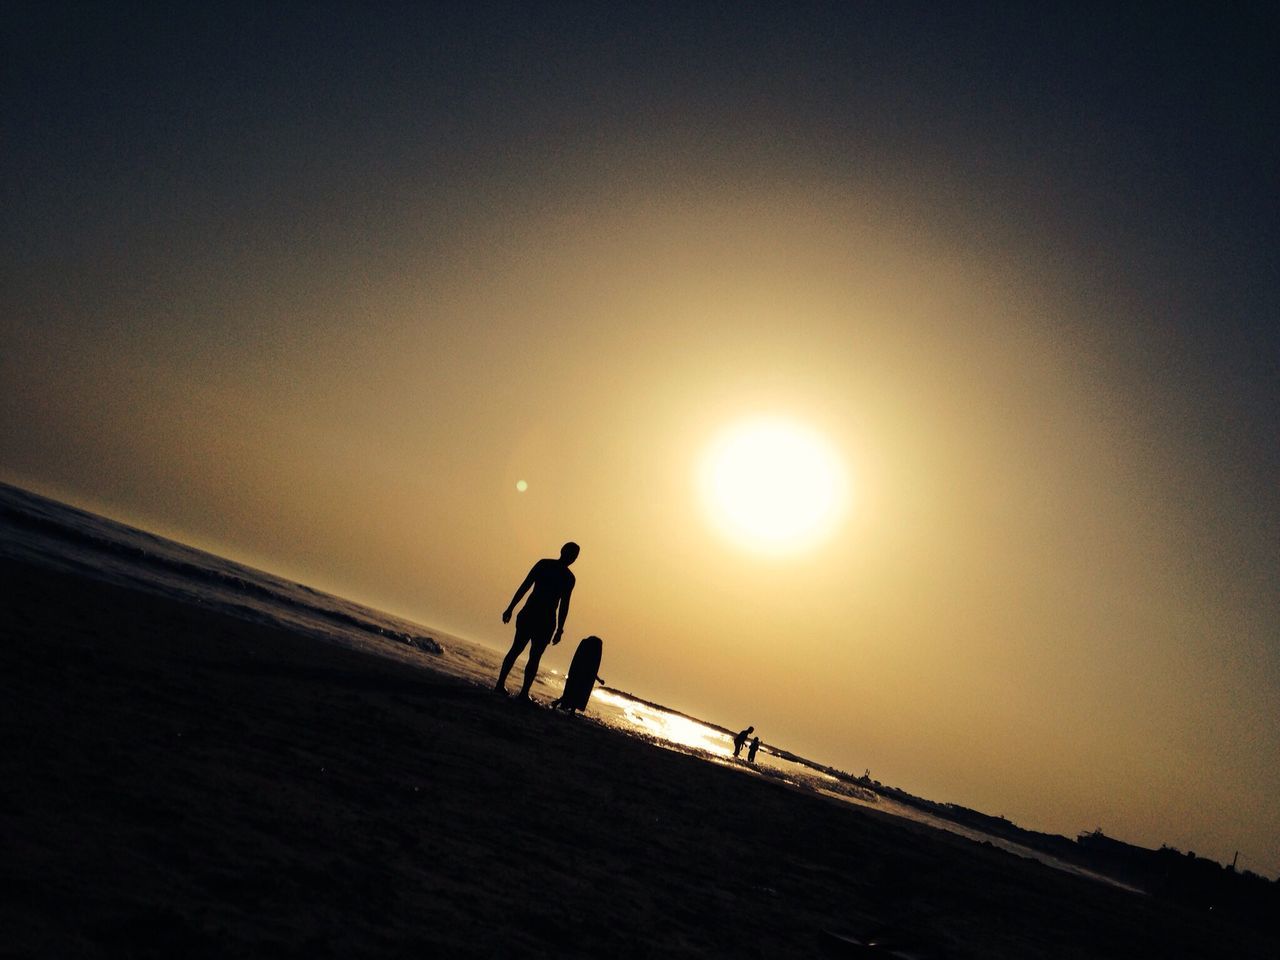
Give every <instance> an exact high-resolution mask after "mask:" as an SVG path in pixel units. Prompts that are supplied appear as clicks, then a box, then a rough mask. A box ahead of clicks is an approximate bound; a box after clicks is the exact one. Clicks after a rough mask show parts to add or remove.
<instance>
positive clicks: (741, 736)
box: [733, 727, 756, 758]
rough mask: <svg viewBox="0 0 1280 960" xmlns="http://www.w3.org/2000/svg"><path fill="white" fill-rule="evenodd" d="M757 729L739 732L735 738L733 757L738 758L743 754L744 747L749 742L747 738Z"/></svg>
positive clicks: (751, 728)
mask: <svg viewBox="0 0 1280 960" xmlns="http://www.w3.org/2000/svg"><path fill="white" fill-rule="evenodd" d="M755 729H756V728H755V727H747V729H745V730H739V731H738V734H737V736H735V737H734V738H733V755H734V757H735V758H736V757H737V756H738V754H740V753H742V745H743V744H744V743H746V742H747V737H749V736H751V734H752V733H753V732H755Z"/></svg>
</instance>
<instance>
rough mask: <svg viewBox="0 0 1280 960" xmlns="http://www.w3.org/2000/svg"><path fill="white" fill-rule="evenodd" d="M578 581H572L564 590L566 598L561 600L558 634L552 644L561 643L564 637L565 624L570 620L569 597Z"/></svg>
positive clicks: (557, 624)
mask: <svg viewBox="0 0 1280 960" xmlns="http://www.w3.org/2000/svg"><path fill="white" fill-rule="evenodd" d="M575 582H576V581H574V580H570V581H569V585H568V586H567V587H565V589H564V596H562V597H561V598H560V616H559V619H558V620H557V622H556V634H555V636H554V637H552V638H551V644H552V646H554V645H555V644H557V643H559V642H560V638H561V637H563V636H564V622H565V621H566V620H568V619H569V597H570V595H571V594H572V593H573V585H574V583H575Z"/></svg>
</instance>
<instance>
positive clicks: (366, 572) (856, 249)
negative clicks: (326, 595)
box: [0, 3, 1280, 877]
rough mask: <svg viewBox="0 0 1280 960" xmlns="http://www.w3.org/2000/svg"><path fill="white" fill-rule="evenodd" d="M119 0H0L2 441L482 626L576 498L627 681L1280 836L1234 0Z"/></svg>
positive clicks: (1205, 846) (850, 754) (42, 466)
mask: <svg viewBox="0 0 1280 960" xmlns="http://www.w3.org/2000/svg"><path fill="white" fill-rule="evenodd" d="M128 6H129V8H130V9H129V11H127V12H125V11H121V10H119V9H117V5H115V4H107V3H104V4H88V5H68V6H66V7H59V6H58V5H50V4H31V5H27V4H14V5H7V6H6V8H5V12H4V13H3V14H0V17H2V18H3V19H2V23H3V27H4V30H3V34H4V40H3V44H4V51H3V58H4V63H5V66H4V68H3V76H4V83H3V94H2V96H3V106H4V109H3V119H2V121H0V122H2V123H3V136H2V141H0V142H2V143H3V147H2V149H0V158H2V163H3V167H2V168H0V172H2V173H3V176H0V205H2V207H3V210H4V214H3V216H2V217H0V244H2V245H3V258H2V261H0V400H2V403H0V479H3V480H5V481H7V482H11V483H14V484H17V485H19V486H24V487H27V488H29V489H32V490H35V491H37V492H41V493H45V494H47V495H50V496H54V497H57V498H60V499H64V500H67V501H69V502H72V503H74V504H77V505H81V506H85V507H87V508H89V509H93V510H97V511H99V512H102V513H106V514H107V515H109V516H112V517H115V518H117V519H121V520H125V521H127V522H131V523H134V524H137V525H140V526H143V527H146V528H148V529H152V530H155V531H157V532H160V533H164V534H166V535H169V536H172V537H175V538H177V539H180V540H183V541H185V542H189V543H192V544H195V545H197V546H202V547H205V548H207V549H211V550H213V551H215V552H219V553H223V554H226V555H228V556H231V557H234V558H236V559H240V560H243V561H245V562H248V563H251V564H253V565H255V566H259V567H262V568H265V569H268V570H271V571H274V572H278V573H281V574H283V575H285V576H289V577H292V578H294V579H298V580H301V581H303V582H306V583H308V584H311V585H313V586H316V587H319V588H322V589H326V590H329V591H332V592H335V593H338V594H341V595H344V596H349V597H352V598H354V599H358V600H361V601H364V602H367V603H370V604H372V605H374V606H377V607H380V608H383V609H387V610H390V611H393V612H396V613H399V614H402V615H405V616H408V617H411V618H413V619H416V620H419V621H420V622H423V623H426V624H429V625H434V626H436V627H439V628H440V629H442V630H446V631H450V632H453V633H457V634H459V635H462V636H466V637H470V638H473V639H476V640H479V641H482V642H485V643H487V644H489V645H491V646H495V647H504V648H505V645H506V643H507V642H508V641H509V633H508V628H506V627H504V626H503V625H502V623H501V619H500V614H501V611H502V609H503V607H504V606H505V605H506V603H507V601H508V600H509V599H510V596H511V592H512V591H513V590H514V588H515V587H516V585H517V584H518V583H519V582H520V579H521V578H522V577H523V576H524V574H525V572H526V571H527V569H528V567H529V565H530V564H531V563H532V562H533V561H534V560H535V559H537V558H538V557H542V556H553V555H555V553H556V551H557V550H558V548H559V546H560V544H561V543H562V542H564V541H565V540H568V539H574V540H577V541H578V542H579V543H580V544H581V545H582V556H581V558H580V559H579V560H578V562H577V564H576V565H575V567H574V571H575V573H576V574H577V577H578V589H577V592H576V593H575V595H574V600H573V608H572V612H571V615H570V618H569V625H568V631H567V633H568V636H569V637H570V638H571V640H576V639H578V638H579V637H581V636H584V635H586V634H588V633H595V634H599V635H600V636H602V637H603V638H604V641H605V648H604V663H603V667H602V671H601V672H602V674H603V675H604V676H605V677H606V678H607V679H608V680H609V682H610V683H611V684H612V685H614V686H617V687H620V688H623V689H626V690H630V691H632V692H634V693H636V694H638V695H641V696H644V697H647V698H649V699H653V700H657V701H660V702H662V703H665V704H668V705H671V706H674V707H677V708H679V709H682V710H685V711H687V712H690V713H693V714H696V715H698V716H701V717H704V718H706V719H709V720H712V721H714V722H718V723H722V724H725V725H728V726H738V725H742V726H745V725H746V724H747V723H753V724H755V726H756V727H757V729H758V731H759V732H760V733H761V735H762V736H763V737H764V739H765V740H766V741H768V742H770V743H775V744H778V745H781V746H784V747H786V748H788V749H791V750H795V751H797V752H800V753H803V754H806V755H809V756H812V757H815V758H818V759H821V760H824V761H827V762H830V763H832V764H834V765H836V766H839V767H842V768H845V769H849V770H851V771H854V772H856V773H861V772H862V771H863V769H864V768H870V770H871V772H872V775H873V776H874V777H876V778H877V779H880V780H882V781H884V782H885V783H891V784H895V785H898V786H901V787H903V788H905V789H908V790H910V791H912V792H914V793H918V794H921V795H924V796H927V797H929V798H931V799H936V800H943V801H951V802H956V803H962V804H965V805H967V806H972V807H975V808H978V809H980V810H983V811H985V812H988V813H992V814H1003V815H1005V816H1007V817H1009V818H1010V819H1012V820H1014V821H1015V822H1017V823H1018V824H1020V825H1022V826H1025V827H1029V828H1033V829H1040V830H1048V831H1052V832H1059V833H1064V834H1067V835H1069V836H1073V835H1074V834H1075V833H1077V832H1079V831H1081V830H1092V829H1093V828H1095V827H1101V828H1102V829H1103V830H1104V831H1105V832H1106V833H1107V834H1108V835H1111V836H1116V837H1119V838H1121V839H1125V840H1129V841H1132V842H1136V843H1141V844H1144V845H1148V846H1158V845H1160V844H1161V843H1168V844H1170V845H1172V846H1175V847H1178V848H1179V849H1182V850H1188V849H1190V850H1194V851H1196V852H1197V853H1198V854H1201V855H1205V856H1210V857H1213V858H1214V859H1217V860H1219V861H1220V862H1230V860H1231V858H1232V855H1233V853H1234V851H1236V850H1237V849H1238V850H1239V851H1240V866H1241V867H1242V868H1245V869H1250V870H1253V871H1255V872H1258V873H1262V874H1264V875H1266V876H1270V877H1274V876H1276V874H1277V873H1280V723H1278V722H1277V720H1278V718H1280V588H1278V584H1280V436H1278V432H1277V429H1278V428H1277V424H1280V373H1278V368H1280V365H1278V359H1280V333H1278V328H1280V325H1278V323H1277V320H1278V319H1280V270H1278V267H1277V250H1280V236H1278V235H1277V234H1278V232H1280V231H1278V230H1277V227H1278V225H1280V186H1278V184H1280V178H1278V175H1277V172H1278V171H1280V122H1278V121H1280V117H1277V102H1278V101H1277V98H1276V91H1277V89H1280V75H1278V74H1280V70H1278V69H1277V65H1276V64H1277V60H1276V57H1275V49H1276V44H1277V41H1280V31H1278V30H1277V29H1276V20H1275V19H1274V14H1273V13H1271V12H1269V11H1268V9H1267V7H1265V6H1264V5H1261V4H1258V5H1253V4H1243V5H1240V6H1238V7H1232V8H1227V7H1223V6H1220V5H1214V6H1212V7H1208V6H1206V7H1205V8H1204V10H1203V11H1202V12H1200V13H1195V12H1191V13H1176V12H1175V8H1174V7H1170V8H1169V9H1166V10H1164V11H1162V12H1161V13H1160V14H1159V15H1158V16H1151V17H1148V16H1145V15H1140V14H1137V13H1125V12H1123V11H1121V10H1118V9H1114V8H1113V7H1112V6H1111V5H1104V6H1099V7H1097V8H1094V9H1089V8H1087V7H1084V6H1080V5H1074V4H1072V5H1063V6H1062V8H1061V9H1060V10H1058V11H1056V12H1047V13H1046V12H1045V11H1043V10H1041V9H1039V6H1040V5H1035V4H1025V5H1015V6H1014V7H1013V8H1012V9H1004V10H997V8H995V7H987V8H983V9H981V10H979V9H978V8H968V9H961V8H959V7H958V6H957V7H954V8H949V9H947V10H945V11H939V10H937V9H932V8H930V9H927V10H926V9H925V8H919V9H917V8H913V7H909V6H906V5H900V4H893V5H885V6H884V7H880V8H865V9H864V8H861V7H858V6H857V5H853V4H832V5H821V6H804V5H800V6H797V5H792V4H787V5H781V4H779V5H776V6H771V5H757V4H751V3H732V4H715V5H712V4H705V5H704V4H671V5H665V4H643V3H637V4H633V5H628V6H627V7H626V8H625V12H620V11H616V10H611V9H608V7H607V5H597V4H584V5H572V6H562V5H553V6H545V5H541V4H527V5H526V4H520V5H514V6H509V7H508V6H491V5H485V4H475V5H473V4H458V5H455V6H454V7H452V8H448V9H445V10H439V11H434V12H427V11H426V8H425V7H424V6H422V5H418V4H404V5H382V4H373V5H364V4H350V5H344V4H333V5H329V4H315V5H305V6H299V7H297V8H290V7H286V6H274V5H261V4H259V5H247V6H244V7H239V6H236V5H232V4H228V5H218V4H208V5H204V9H200V10H198V11H191V10H185V11H182V10H179V9H177V8H178V7H181V6H183V5H172V4H165V5H161V4H155V5H128ZM1033 8H1034V12H1033ZM761 417H770V418H780V419H784V420H786V421H788V422H790V423H794V424H799V425H801V426H803V428H804V429H805V430H807V431H809V435H810V436H813V437H816V438H818V440H819V441H820V442H821V444H823V445H824V447H825V449H827V450H828V451H829V452H830V455H831V456H832V457H834V461H835V463H836V464H837V466H838V469H839V471H840V473H841V476H842V477H843V482H844V483H845V485H844V486H842V487H841V490H842V496H843V498H844V499H843V501H842V502H843V507H842V508H841V509H837V510H835V511H834V512H833V513H832V514H831V515H830V516H829V517H827V518H826V519H822V520H821V523H820V527H821V529H819V530H818V531H817V533H815V535H814V536H813V537H812V538H810V540H809V542H806V543H804V544H801V545H799V546H795V547H793V548H792V549H787V550H779V549H771V548H769V546H768V545H767V544H765V545H760V544H753V543H752V542H751V538H750V536H747V537H746V538H744V537H743V536H734V535H732V534H733V531H732V530H729V531H726V529H725V526H724V523H723V522H722V518H721V520H718V519H717V514H716V504H715V503H708V502H707V497H708V494H707V492H706V490H705V489H704V488H705V483H703V482H702V480H700V476H701V474H700V471H702V470H703V469H704V468H705V466H706V465H705V458H706V457H707V456H708V451H709V450H710V449H711V448H712V447H713V445H714V444H715V443H716V442H717V438H719V437H720V436H721V435H722V434H723V432H724V431H725V430H726V429H728V428H730V427H732V426H733V425H734V424H737V423H740V422H743V421H746V420H751V419H754V418H761ZM746 472H753V471H746ZM518 481H524V483H525V484H526V485H527V489H525V490H523V491H522V490H518V489H517V486H516V484H517V482H518ZM799 499H800V500H802V501H806V502H812V497H811V496H808V495H802V496H800V497H799ZM824 516H825V515H824ZM572 646H573V645H572V643H568V644H565V645H563V646H562V647H560V648H557V649H555V650H553V651H551V652H550V653H548V655H547V657H546V658H545V659H544V661H543V662H544V664H547V665H548V666H551V667H554V668H558V669H563V668H564V667H565V666H566V665H567V663H568V660H569V657H570V655H571V653H572Z"/></svg>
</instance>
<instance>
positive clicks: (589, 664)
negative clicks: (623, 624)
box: [551, 637, 604, 713]
mask: <svg viewBox="0 0 1280 960" xmlns="http://www.w3.org/2000/svg"><path fill="white" fill-rule="evenodd" d="M603 650H604V641H603V640H601V639H600V638H599V637H584V638H583V639H582V640H581V641H580V642H579V643H578V649H577V650H575V651H574V653H573V662H572V663H570V664H569V675H568V676H567V677H565V678H564V692H563V693H561V694H560V696H559V697H557V698H556V699H555V700H552V701H551V706H552V707H554V708H556V709H559V710H567V711H568V712H569V713H573V712H574V711H575V710H585V709H587V701H588V700H590V699H591V691H592V690H594V689H595V687H596V684H597V683H604V681H603V680H601V679H600V677H599V676H598V675H597V674H598V671H599V670H600V655H601V653H602V652H603Z"/></svg>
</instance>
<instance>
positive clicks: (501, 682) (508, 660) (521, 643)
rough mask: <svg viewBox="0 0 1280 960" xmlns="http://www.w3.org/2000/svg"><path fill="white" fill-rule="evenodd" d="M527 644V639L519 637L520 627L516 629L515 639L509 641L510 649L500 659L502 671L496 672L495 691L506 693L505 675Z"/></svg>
mask: <svg viewBox="0 0 1280 960" xmlns="http://www.w3.org/2000/svg"><path fill="white" fill-rule="evenodd" d="M528 642H529V638H528V637H524V636H521V635H520V627H519V626H517V627H516V635H515V639H513V640H512V641H511V649H510V650H508V651H507V655H506V656H505V657H504V658H503V659H502V669H501V670H499V671H498V682H497V683H496V684H495V685H494V688H493V689H495V690H497V691H498V692H500V693H506V692H507V674H508V673H510V672H511V668H512V667H514V666H515V664H516V657H518V656H520V654H521V652H522V651H523V650H524V648H525V645H526V644H527V643H528Z"/></svg>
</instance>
